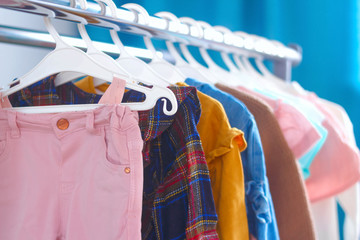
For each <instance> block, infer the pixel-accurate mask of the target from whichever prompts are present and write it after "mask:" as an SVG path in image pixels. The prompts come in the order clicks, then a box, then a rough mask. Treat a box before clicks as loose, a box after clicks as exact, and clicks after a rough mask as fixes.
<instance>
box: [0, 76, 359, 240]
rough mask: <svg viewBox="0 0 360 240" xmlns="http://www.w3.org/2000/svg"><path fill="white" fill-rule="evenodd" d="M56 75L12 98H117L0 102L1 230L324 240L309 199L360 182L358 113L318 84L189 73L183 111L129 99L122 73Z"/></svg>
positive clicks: (5, 234) (181, 88)
mask: <svg viewBox="0 0 360 240" xmlns="http://www.w3.org/2000/svg"><path fill="white" fill-rule="evenodd" d="M55 77H56V75H54V76H50V77H48V78H46V79H43V80H41V81H39V82H37V83H35V84H33V85H31V86H29V87H27V88H25V89H22V90H21V91H19V92H17V93H15V94H13V95H11V96H9V100H10V102H7V101H6V100H7V99H4V100H3V102H2V106H3V107H9V106H12V107H31V106H44V105H66V104H89V103H104V104H106V105H105V106H103V105H102V106H101V107H99V108H96V109H95V110H89V111H83V112H82V111H79V112H69V113H57V114H23V113H18V112H16V111H15V110H14V111H13V110H9V109H6V110H5V109H3V110H0V128H1V129H0V130H1V131H0V132H1V139H0V140H1V142H0V143H1V145H0V147H1V148H0V171H1V173H2V174H0V176H1V178H2V179H1V181H0V223H1V224H0V239H7V240H12V239H38V240H41V239H66V240H71V239H86V240H88V239H89V240H91V239H94V240H97V239H140V238H142V239H249V238H251V239H259V240H260V239H269V240H273V239H295V240H296V239H299V240H300V239H301V240H302V239H310V240H311V239H317V237H319V238H320V239H323V238H321V236H319V230H318V229H319V227H318V226H319V225H318V224H317V222H316V219H317V217H316V216H315V217H314V214H316V213H315V211H314V210H313V209H311V207H310V206H311V204H310V201H311V202H315V201H318V200H322V199H326V198H327V197H334V196H335V195H337V194H340V193H341V192H343V191H344V190H346V189H348V188H349V187H351V186H352V185H354V184H357V182H358V181H359V176H360V170H359V161H360V160H359V159H360V158H359V153H358V149H357V147H356V145H355V141H354V139H353V138H351V137H349V136H350V135H351V134H352V129H351V127H350V128H348V129H346V128H342V127H340V126H343V125H344V124H343V122H346V121H347V119H348V118H346V117H344V115H342V117H343V119H345V120H344V121H343V122H339V121H340V120H339V117H338V116H334V114H333V113H331V112H330V111H328V110H326V109H327V108H326V107H324V105H323V104H324V103H323V102H321V101H320V100H319V99H318V98H317V97H315V96H313V95H302V96H301V97H300V94H299V98H296V99H295V98H294V97H293V98H291V97H288V98H280V97H279V96H281V94H280V93H279V94H272V93H269V92H261V91H253V90H251V89H247V88H245V87H235V88H234V87H228V86H225V85H221V84H216V85H215V86H214V85H210V84H207V83H203V82H199V81H196V80H194V79H186V81H185V83H178V85H177V86H171V87H169V88H170V89H171V91H172V92H173V93H174V94H175V96H176V98H177V102H178V111H177V113H176V114H175V115H173V116H167V115H165V114H164V113H163V112H162V108H163V103H162V102H160V101H159V102H158V103H157V105H156V106H155V108H153V109H151V110H149V111H140V112H132V111H130V110H129V109H128V108H126V107H124V106H121V104H120V101H119V99H120V100H121V99H122V102H141V101H143V100H144V99H145V96H144V95H143V94H141V93H139V92H136V91H134V90H125V89H124V86H125V85H124V82H123V81H122V80H120V79H114V81H113V82H112V83H111V84H102V85H100V86H97V87H95V86H94V83H93V79H92V77H86V78H84V79H81V80H79V81H77V82H75V83H72V82H68V83H66V84H63V85H60V86H58V87H55V84H54V79H55ZM119 89H121V90H119ZM99 92H103V93H104V94H103V95H99V94H98V93H99ZM114 96H117V97H116V98H115V97H114ZM119 96H121V97H120V98H119ZM284 99H286V100H284ZM309 99H310V100H311V102H312V103H311V102H310V101H309ZM295 101H298V102H300V103H301V104H300V105H301V106H302V107H300V108H298V107H297V106H298V105H295V104H293V103H294V102H295ZM313 102H315V104H314V103H313ZM309 116H311V117H309ZM347 125H348V126H349V124H348V122H347ZM337 126H339V127H338V128H337ZM339 149H341V150H339ZM339 151H340V152H339ZM339 154H343V155H342V156H346V159H345V158H339V157H340V156H339ZM304 179H306V181H304ZM38 182H39V183H38ZM355 192H356V191H355ZM356 193H357V197H356V199H358V197H359V194H358V192H356ZM343 202H346V201H343ZM348 202H350V203H345V206H349V205H351V204H352V203H351V201H348ZM351 206H352V205H351ZM319 213H320V214H321V211H319ZM355 217H356V216H354V217H351V215H350V219H353V218H355ZM313 219H315V224H314V221H313ZM356 224H358V222H357V223H356ZM353 225H355V223H354V224H352V223H350V224H348V226H349V229H351V227H352V226H353ZM349 231H352V230H349ZM29 236H31V237H32V238H31V237H30V238H29Z"/></svg>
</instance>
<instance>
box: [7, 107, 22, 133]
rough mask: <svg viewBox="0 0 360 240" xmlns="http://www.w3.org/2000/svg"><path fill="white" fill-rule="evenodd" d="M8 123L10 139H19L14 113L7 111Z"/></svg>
mask: <svg viewBox="0 0 360 240" xmlns="http://www.w3.org/2000/svg"><path fill="white" fill-rule="evenodd" d="M8 123H9V126H10V129H11V137H13V138H19V137H20V129H19V127H18V126H17V124H16V112H15V111H11V112H10V111H9V112H8Z"/></svg>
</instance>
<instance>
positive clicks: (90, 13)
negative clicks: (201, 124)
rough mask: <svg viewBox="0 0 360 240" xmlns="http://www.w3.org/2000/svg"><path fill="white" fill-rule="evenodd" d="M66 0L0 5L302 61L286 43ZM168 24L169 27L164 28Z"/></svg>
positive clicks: (17, 0) (23, 0)
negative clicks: (115, 15) (256, 40)
mask: <svg viewBox="0 0 360 240" xmlns="http://www.w3.org/2000/svg"><path fill="white" fill-rule="evenodd" d="M68 5H69V2H68V1H66V0H51V1H50V0H46V1H40V0H5V1H0V7H1V8H6V9H12V10H17V11H22V12H27V13H32V14H37V15H41V16H49V17H53V18H56V19H63V20H67V21H72V22H81V23H84V24H89V25H94V26H100V27H105V28H109V29H115V30H117V31H122V32H127V33H133V34H137V35H148V36H151V37H153V38H158V39H164V40H173V41H181V42H184V41H185V42H186V43H188V44H190V45H194V46H203V47H206V48H208V49H212V50H217V51H228V52H236V51H242V52H245V53H248V54H255V55H259V54H260V55H261V56H262V57H264V58H265V59H270V60H275V61H280V62H282V61H284V60H286V61H290V62H291V63H293V64H297V63H299V62H300V61H301V58H302V56H301V54H300V53H299V52H297V51H296V50H294V49H292V48H289V47H286V46H275V45H271V44H270V45H267V46H261V45H257V44H256V43H253V44H246V43H247V42H248V40H249V39H243V38H242V37H239V36H236V35H234V34H225V35H224V34H222V33H220V32H218V31H212V33H211V34H204V37H203V38H199V37H198V36H199V35H200V34H199V33H198V31H197V29H196V28H195V27H190V28H189V26H188V25H186V24H181V25H180V27H179V31H178V32H174V31H172V30H171V29H173V27H172V26H173V25H174V24H175V23H173V22H171V21H170V22H169V23H168V22H167V21H166V20H163V19H161V18H158V17H152V16H151V17H150V18H149V19H148V24H144V22H145V20H144V16H142V15H141V14H139V18H138V22H139V23H134V22H133V21H134V20H135V19H136V16H135V14H134V13H133V12H131V11H128V10H125V9H118V10H117V11H118V16H121V18H117V19H115V18H112V17H110V15H109V14H110V13H109V12H110V11H106V14H104V15H102V14H101V8H100V6H99V5H98V4H95V3H88V9H87V10H82V9H79V8H72V7H70V6H68ZM168 24H169V29H167V30H165V28H167V26H168Z"/></svg>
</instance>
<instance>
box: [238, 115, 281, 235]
mask: <svg viewBox="0 0 360 240" xmlns="http://www.w3.org/2000/svg"><path fill="white" fill-rule="evenodd" d="M243 131H244V134H245V138H246V141H247V143H248V147H247V149H245V150H244V151H243V152H241V157H242V159H243V166H244V175H245V193H246V195H245V202H246V211H247V216H248V224H249V231H250V233H251V234H252V235H253V236H254V237H256V238H257V239H269V240H274V239H275V240H276V239H280V238H279V231H278V227H277V223H276V217H275V211H274V206H273V202H272V198H271V194H270V189H269V183H268V179H267V177H266V166H265V157H264V152H263V149H262V144H261V140H260V134H259V130H258V128H257V125H256V122H255V120H254V118H253V117H252V116H251V118H250V119H249V121H248V122H247V124H246V125H245V126H243Z"/></svg>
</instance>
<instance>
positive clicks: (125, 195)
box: [0, 105, 143, 240]
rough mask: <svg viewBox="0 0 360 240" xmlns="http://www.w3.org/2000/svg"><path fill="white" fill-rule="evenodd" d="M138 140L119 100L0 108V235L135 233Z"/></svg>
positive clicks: (109, 239)
mask: <svg viewBox="0 0 360 240" xmlns="http://www.w3.org/2000/svg"><path fill="white" fill-rule="evenodd" d="M142 147H143V142H142V139H141V133H140V129H139V126H138V116H137V113H133V112H131V111H130V110H129V109H128V108H127V107H124V106H119V105H104V106H101V107H99V108H97V109H95V110H89V111H80V112H70V113H69V112H67V113H56V114H24V113H19V112H16V111H13V110H3V109H0V239H1V240H119V239H141V211H142V188H143V163H142V154H141V150H142Z"/></svg>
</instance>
